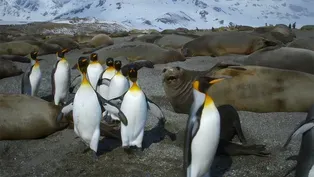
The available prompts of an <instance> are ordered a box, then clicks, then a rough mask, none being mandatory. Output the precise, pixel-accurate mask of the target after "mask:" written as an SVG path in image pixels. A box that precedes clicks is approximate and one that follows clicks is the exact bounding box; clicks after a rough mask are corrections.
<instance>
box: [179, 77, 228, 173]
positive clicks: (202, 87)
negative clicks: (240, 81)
mask: <svg viewBox="0 0 314 177" xmlns="http://www.w3.org/2000/svg"><path fill="white" fill-rule="evenodd" d="M221 80H223V78H220V79H217V78H210V77H198V78H197V79H196V80H195V81H194V82H193V97H194V102H193V104H192V107H191V110H190V114H189V118H188V121H187V127H186V132H185V142H184V155H183V156H184V157H183V160H184V165H183V167H184V172H185V174H186V175H185V176H186V177H210V166H211V164H212V162H213V160H214V157H215V154H216V150H217V147H218V143H219V137H220V115H219V112H218V110H217V108H216V106H215V103H214V101H213V99H212V98H211V97H210V96H209V95H208V94H207V93H206V92H207V90H208V88H209V87H210V86H211V85H213V84H215V83H217V82H219V81H221Z"/></svg>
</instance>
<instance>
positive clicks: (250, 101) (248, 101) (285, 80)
mask: <svg viewBox="0 0 314 177" xmlns="http://www.w3.org/2000/svg"><path fill="white" fill-rule="evenodd" d="M198 75H204V76H212V77H219V76H229V77H232V78H231V79H225V80H224V81H221V82H220V83H217V84H215V85H213V86H212V87H211V88H210V89H209V90H208V94H209V95H211V96H212V98H213V100H215V105H216V106H219V105H224V104H230V105H232V106H234V107H235V108H236V109H237V110H240V111H251V112H306V111H307V110H308V109H309V107H310V106H311V105H312V104H314V95H313V94H312V92H313V89H314V75H311V74H307V73H303V72H298V71H291V70H283V69H274V68H268V67H261V66H232V64H230V65H228V64H224V65H221V64H220V63H218V64H217V65H216V66H214V67H213V68H212V69H211V70H208V71H201V72H199V71H188V70H186V69H183V68H180V67H168V68H165V69H164V70H163V87H164V91H165V93H166V96H167V98H168V99H169V101H170V103H171V105H172V107H173V109H174V111H175V112H178V113H187V112H188V111H189V110H190V105H191V104H192V102H193V95H192V86H191V83H192V81H193V80H194V79H195V76H198ZM296 90H302V92H298V94H295V93H296Z"/></svg>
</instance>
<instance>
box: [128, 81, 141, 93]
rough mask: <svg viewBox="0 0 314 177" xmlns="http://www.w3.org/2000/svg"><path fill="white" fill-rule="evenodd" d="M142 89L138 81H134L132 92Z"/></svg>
mask: <svg viewBox="0 0 314 177" xmlns="http://www.w3.org/2000/svg"><path fill="white" fill-rule="evenodd" d="M140 90H141V88H140V87H139V86H138V85H137V83H136V82H133V84H132V86H131V88H130V91H131V92H137V91H140Z"/></svg>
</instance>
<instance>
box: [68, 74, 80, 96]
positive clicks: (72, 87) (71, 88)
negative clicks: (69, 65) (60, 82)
mask: <svg viewBox="0 0 314 177" xmlns="http://www.w3.org/2000/svg"><path fill="white" fill-rule="evenodd" d="M69 74H70V75H71V71H69ZM80 76H81V75H80V74H79V75H77V76H75V77H74V78H73V80H72V81H69V82H70V87H69V92H70V93H73V90H74V88H75V87H76V86H77V85H78V84H79V83H77V84H75V85H73V82H74V81H75V80H76V79H77V78H79V77H80Z"/></svg>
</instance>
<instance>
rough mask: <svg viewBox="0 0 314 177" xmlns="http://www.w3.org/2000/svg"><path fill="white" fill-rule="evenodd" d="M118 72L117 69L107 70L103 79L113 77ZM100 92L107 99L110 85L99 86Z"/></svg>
mask: <svg viewBox="0 0 314 177" xmlns="http://www.w3.org/2000/svg"><path fill="white" fill-rule="evenodd" d="M115 74H116V70H106V71H105V72H104V73H103V75H102V79H105V78H106V79H112V78H113V76H114V75H115ZM97 88H98V89H97V91H98V93H99V94H100V95H101V96H102V97H103V98H105V99H108V93H109V87H108V86H107V85H105V84H102V85H100V86H98V87H97Z"/></svg>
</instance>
